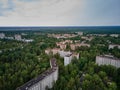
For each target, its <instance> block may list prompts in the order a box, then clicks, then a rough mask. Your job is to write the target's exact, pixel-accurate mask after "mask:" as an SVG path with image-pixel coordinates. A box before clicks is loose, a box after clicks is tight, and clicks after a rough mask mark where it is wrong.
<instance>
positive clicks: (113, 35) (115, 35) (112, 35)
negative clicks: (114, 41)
mask: <svg viewBox="0 0 120 90" xmlns="http://www.w3.org/2000/svg"><path fill="white" fill-rule="evenodd" d="M110 36H111V37H118V36H119V34H110Z"/></svg>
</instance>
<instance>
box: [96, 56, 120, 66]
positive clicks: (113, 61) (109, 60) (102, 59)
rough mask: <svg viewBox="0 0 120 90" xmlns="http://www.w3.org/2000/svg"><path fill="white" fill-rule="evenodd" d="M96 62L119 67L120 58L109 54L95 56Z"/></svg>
mask: <svg viewBox="0 0 120 90" xmlns="http://www.w3.org/2000/svg"><path fill="white" fill-rule="evenodd" d="M96 63H97V64H98V65H112V66H115V67H117V68H119V67H120V59H118V58H115V57H113V56H111V55H101V56H96Z"/></svg>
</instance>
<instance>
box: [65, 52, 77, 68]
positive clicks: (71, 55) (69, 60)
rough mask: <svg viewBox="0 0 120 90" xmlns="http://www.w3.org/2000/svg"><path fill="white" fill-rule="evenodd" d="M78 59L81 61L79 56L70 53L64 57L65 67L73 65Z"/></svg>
mask: <svg viewBox="0 0 120 90" xmlns="http://www.w3.org/2000/svg"><path fill="white" fill-rule="evenodd" d="M73 58H76V59H79V54H75V53H70V54H67V55H65V56H64V65H65V66H66V65H68V64H70V63H71V61H72V59H73Z"/></svg>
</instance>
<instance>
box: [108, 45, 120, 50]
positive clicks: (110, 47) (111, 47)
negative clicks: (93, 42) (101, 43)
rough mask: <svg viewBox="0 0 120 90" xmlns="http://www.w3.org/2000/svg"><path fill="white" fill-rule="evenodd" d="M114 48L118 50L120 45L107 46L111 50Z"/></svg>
mask: <svg viewBox="0 0 120 90" xmlns="http://www.w3.org/2000/svg"><path fill="white" fill-rule="evenodd" d="M115 47H117V48H118V49H120V45H118V44H110V45H109V49H113V48H115Z"/></svg>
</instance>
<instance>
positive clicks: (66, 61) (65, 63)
mask: <svg viewBox="0 0 120 90" xmlns="http://www.w3.org/2000/svg"><path fill="white" fill-rule="evenodd" d="M71 60H72V56H69V57H67V56H65V57H64V65H65V66H66V65H68V64H70V63H71Z"/></svg>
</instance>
